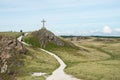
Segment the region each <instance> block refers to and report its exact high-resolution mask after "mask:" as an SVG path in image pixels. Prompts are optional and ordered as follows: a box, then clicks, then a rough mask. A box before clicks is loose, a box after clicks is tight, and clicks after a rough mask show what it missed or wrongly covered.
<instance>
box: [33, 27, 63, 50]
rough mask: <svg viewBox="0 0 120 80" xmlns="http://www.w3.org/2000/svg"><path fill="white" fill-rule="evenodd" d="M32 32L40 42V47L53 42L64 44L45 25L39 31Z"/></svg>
mask: <svg viewBox="0 0 120 80" xmlns="http://www.w3.org/2000/svg"><path fill="white" fill-rule="evenodd" d="M32 34H33V35H34V36H36V37H37V39H38V40H39V43H40V44H41V47H43V48H45V46H46V45H47V44H48V43H54V44H56V45H57V46H64V42H63V41H62V40H60V39H59V38H58V37H57V36H55V35H54V34H53V33H52V32H51V31H49V30H47V29H46V28H45V27H43V28H42V29H40V30H39V31H35V32H33V33H32Z"/></svg>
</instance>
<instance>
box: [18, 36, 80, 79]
mask: <svg viewBox="0 0 120 80" xmlns="http://www.w3.org/2000/svg"><path fill="white" fill-rule="evenodd" d="M22 38H23V36H20V37H18V41H20V42H22V43H23V44H25V45H27V46H29V44H27V43H25V42H23V41H21V40H22ZM41 50H42V51H44V52H46V53H48V54H49V55H51V56H53V57H54V58H55V59H56V60H57V61H58V62H59V64H60V66H59V68H58V69H56V70H55V71H54V72H53V73H52V75H50V76H49V77H47V79H46V80H80V79H77V78H74V77H72V76H71V75H67V74H66V73H65V72H64V69H65V67H66V64H65V63H64V62H63V61H62V59H60V58H59V57H58V56H57V55H55V54H54V53H52V52H49V51H47V50H44V49H41Z"/></svg>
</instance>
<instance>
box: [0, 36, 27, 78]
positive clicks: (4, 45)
mask: <svg viewBox="0 0 120 80" xmlns="http://www.w3.org/2000/svg"><path fill="white" fill-rule="evenodd" d="M25 52H26V49H25V48H24V47H23V45H22V44H21V43H20V42H19V41H17V39H14V38H12V37H5V36H2V35H0V78H1V79H0V80H7V79H6V78H5V77H6V76H5V75H8V74H10V75H14V73H15V70H14V69H13V67H16V66H19V65H18V64H19V61H18V59H19V58H20V56H19V55H21V54H25ZM11 69H12V70H11ZM2 74H5V75H2ZM10 80H14V79H13V78H12V79H10Z"/></svg>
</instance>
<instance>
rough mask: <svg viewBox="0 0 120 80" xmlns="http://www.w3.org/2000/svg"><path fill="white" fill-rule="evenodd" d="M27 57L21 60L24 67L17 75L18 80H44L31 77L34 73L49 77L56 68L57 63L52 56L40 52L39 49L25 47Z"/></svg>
mask: <svg viewBox="0 0 120 80" xmlns="http://www.w3.org/2000/svg"><path fill="white" fill-rule="evenodd" d="M26 48H27V49H28V53H27V55H25V58H24V59H23V62H24V66H22V68H21V72H20V74H19V75H18V77H17V79H18V80H45V77H43V76H41V77H32V76H31V75H32V73H34V72H42V73H47V75H50V74H51V73H52V72H53V71H54V70H55V69H56V68H57V67H58V66H59V64H58V62H57V61H56V59H54V58H53V57H52V56H50V55H48V54H47V53H45V52H43V51H41V50H40V49H36V48H30V47H26Z"/></svg>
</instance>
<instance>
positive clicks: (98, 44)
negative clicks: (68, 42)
mask: <svg viewBox="0 0 120 80" xmlns="http://www.w3.org/2000/svg"><path fill="white" fill-rule="evenodd" d="M95 39H96V38H90V39H87V40H81V41H80V42H73V43H74V44H76V45H77V46H79V47H80V49H73V48H59V49H54V50H51V51H52V52H54V53H55V54H57V55H58V56H59V57H61V58H62V59H63V61H64V62H65V63H66V64H67V67H66V69H65V72H66V73H68V74H71V75H73V76H75V77H77V78H80V79H84V80H120V76H119V75H120V50H119V48H120V42H119V40H117V39H111V40H110V41H111V42H110V41H107V40H108V39H107V40H106V39H102V41H96V40H95Z"/></svg>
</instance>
